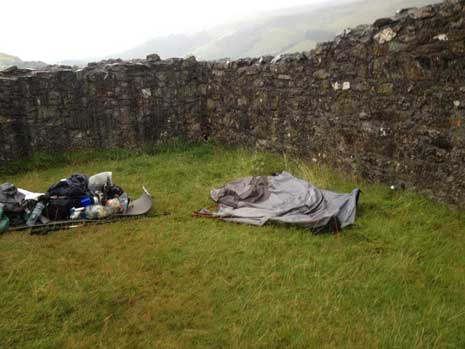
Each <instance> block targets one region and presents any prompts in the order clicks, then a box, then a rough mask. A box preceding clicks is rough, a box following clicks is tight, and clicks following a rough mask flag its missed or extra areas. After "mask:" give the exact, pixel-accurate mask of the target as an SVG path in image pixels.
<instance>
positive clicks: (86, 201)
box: [0, 172, 130, 233]
mask: <svg viewBox="0 0 465 349" xmlns="http://www.w3.org/2000/svg"><path fill="white" fill-rule="evenodd" d="M129 201H130V199H129V197H128V195H127V194H126V193H125V192H124V190H123V189H122V188H121V187H119V186H118V185H115V184H113V182H112V173H111V172H102V173H98V174H96V175H94V176H91V177H87V176H86V175H84V174H80V173H75V174H73V175H71V176H70V177H69V178H66V179H62V180H61V181H59V182H58V183H56V184H54V185H52V186H51V187H50V188H49V189H48V190H47V192H46V193H43V194H42V193H33V192H30V191H27V190H25V189H21V188H16V187H15V186H14V185H13V184H10V183H4V184H2V185H0V233H1V232H4V231H6V230H8V229H9V228H10V227H20V226H29V227H32V226H35V225H38V224H48V223H50V221H69V220H83V219H85V220H94V219H100V218H106V217H110V216H112V215H116V214H124V213H125V212H126V211H127V210H128V206H129Z"/></svg>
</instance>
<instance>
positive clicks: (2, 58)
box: [0, 52, 48, 70]
mask: <svg viewBox="0 0 465 349" xmlns="http://www.w3.org/2000/svg"><path fill="white" fill-rule="evenodd" d="M14 65H15V66H17V67H18V68H29V69H42V68H44V67H46V66H47V65H48V64H47V63H44V62H40V61H23V60H21V59H20V58H19V57H16V56H12V55H8V54H6V53H1V52H0V70H4V69H6V68H8V67H11V66H14Z"/></svg>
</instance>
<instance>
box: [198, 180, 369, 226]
mask: <svg viewBox="0 0 465 349" xmlns="http://www.w3.org/2000/svg"><path fill="white" fill-rule="evenodd" d="M359 194H360V190H359V189H354V190H353V191H352V192H351V193H347V194H341V193H334V192H330V191H327V190H322V189H318V188H317V187H315V186H313V185H312V184H310V183H308V182H306V181H304V180H302V179H299V178H296V177H294V176H292V175H291V174H290V173H288V172H282V173H281V174H278V175H275V176H260V177H246V178H241V179H239V180H236V181H233V182H231V183H228V184H226V185H225V186H224V187H222V188H219V189H214V190H212V192H211V197H212V199H213V200H214V201H215V202H216V203H218V209H217V211H216V212H211V211H209V210H207V209H203V210H201V211H200V213H204V214H207V215H212V216H215V217H219V218H222V219H224V220H226V221H232V222H238V223H246V224H253V225H264V224H265V223H266V222H268V221H274V222H281V223H289V224H296V225H300V226H304V227H308V228H311V229H315V230H316V229H319V228H324V227H328V226H329V225H330V224H331V223H332V222H335V221H336V222H337V226H338V227H339V228H344V227H347V226H349V225H351V224H353V223H354V222H355V215H356V208H357V203H358V197H359Z"/></svg>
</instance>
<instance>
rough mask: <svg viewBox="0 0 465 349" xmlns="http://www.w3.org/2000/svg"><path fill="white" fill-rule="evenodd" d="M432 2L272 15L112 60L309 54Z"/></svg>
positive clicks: (357, 2)
mask: <svg viewBox="0 0 465 349" xmlns="http://www.w3.org/2000/svg"><path fill="white" fill-rule="evenodd" d="M437 2H440V1H439V0H438V1H434V0H389V1H385V0H352V1H350V0H349V1H346V2H344V3H338V4H337V5H331V3H325V4H320V5H309V6H300V7H295V8H289V9H284V10H281V11H273V12H270V13H268V14H264V15H261V16H257V17H253V18H249V19H246V20H243V21H238V22H236V23H231V24H227V25H223V26H220V27H216V28H213V29H211V30H208V31H204V32H200V33H193V34H191V35H171V36H163V37H156V38H154V39H152V40H149V41H147V42H145V43H143V44H141V45H138V46H135V47H133V48H131V49H129V50H127V51H125V52H122V53H119V54H115V55H113V56H112V57H118V58H123V59H131V58H141V57H145V56H146V55H147V54H150V53H154V52H156V53H158V54H159V55H160V56H161V57H162V58H168V57H184V56H187V55H195V56H196V57H197V58H199V59H207V60H209V59H219V58H224V57H228V58H239V57H250V56H260V55H266V54H272V55H276V54H279V53H290V52H299V51H306V50H310V49H312V48H314V47H315V45H316V43H317V42H321V41H328V40H332V39H333V38H334V37H335V36H336V35H337V34H338V33H340V32H341V31H342V30H344V29H346V28H348V27H354V26H357V25H359V24H367V23H368V24H369V23H372V22H373V21H374V20H376V19H378V18H381V17H389V16H392V15H394V14H395V12H396V11H397V10H399V9H402V8H407V7H418V6H425V5H428V4H432V3H437Z"/></svg>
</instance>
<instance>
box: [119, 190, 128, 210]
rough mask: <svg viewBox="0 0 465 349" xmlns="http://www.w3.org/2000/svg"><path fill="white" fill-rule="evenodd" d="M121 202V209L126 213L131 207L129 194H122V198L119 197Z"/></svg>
mask: <svg viewBox="0 0 465 349" xmlns="http://www.w3.org/2000/svg"><path fill="white" fill-rule="evenodd" d="M119 201H120V202H121V208H122V209H123V213H126V211H127V210H128V207H129V198H128V194H126V193H123V194H121V196H120V197H119Z"/></svg>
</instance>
